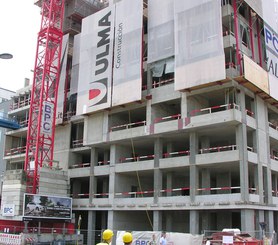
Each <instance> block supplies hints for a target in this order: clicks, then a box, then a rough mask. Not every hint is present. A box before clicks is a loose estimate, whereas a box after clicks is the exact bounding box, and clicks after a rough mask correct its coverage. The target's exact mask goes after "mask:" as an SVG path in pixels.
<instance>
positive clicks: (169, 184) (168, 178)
mask: <svg viewBox="0 0 278 245" xmlns="http://www.w3.org/2000/svg"><path fill="white" fill-rule="evenodd" d="M172 182H173V173H171V172H169V173H167V176H166V185H167V186H166V189H168V190H172ZM169 196H172V193H171V192H167V197H169ZM168 231H170V230H168Z"/></svg>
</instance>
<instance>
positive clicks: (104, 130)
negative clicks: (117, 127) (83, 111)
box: [102, 111, 109, 142]
mask: <svg viewBox="0 0 278 245" xmlns="http://www.w3.org/2000/svg"><path fill="white" fill-rule="evenodd" d="M102 113H103V120H102V123H103V127H102V140H103V141H104V142H106V140H107V134H109V112H108V111H102Z"/></svg>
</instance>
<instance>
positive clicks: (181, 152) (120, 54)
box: [0, 0, 278, 244]
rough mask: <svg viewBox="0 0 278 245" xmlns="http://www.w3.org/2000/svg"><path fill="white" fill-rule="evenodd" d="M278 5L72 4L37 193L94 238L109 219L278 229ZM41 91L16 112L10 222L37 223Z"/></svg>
mask: <svg viewBox="0 0 278 245" xmlns="http://www.w3.org/2000/svg"><path fill="white" fill-rule="evenodd" d="M36 4H37V5H40V4H41V1H37V2H36ZM277 5H278V3H277V1H275V0H256V1H254V0H252V1H251V0H245V1H244V0H222V1H221V0H202V1H201V0H198V1H197V0H187V1H184V0H164V1H163V0H144V1H143V0H120V1H114V2H113V1H112V0H111V1H109V2H107V1H106V2H104V1H92V0H91V1H89V0H87V1H85V0H67V1H65V14H64V20H63V23H64V24H63V32H64V37H63V46H62V59H61V74H60V82H59V88H58V91H57V92H58V98H57V105H56V106H57V110H56V122H55V123H56V129H55V141H54V142H55V143H54V155H53V164H52V165H51V166H50V165H49V164H48V162H47V161H45V162H43V163H42V165H41V166H40V168H39V180H38V187H37V188H38V189H37V194H38V195H50V196H61V197H68V198H72V212H73V214H74V216H75V220H76V224H77V220H78V217H82V222H81V224H80V225H81V229H86V230H88V239H87V242H88V244H91V242H92V241H94V239H95V237H94V235H95V234H94V233H93V232H91V231H92V230H101V229H104V228H106V227H109V228H110V229H113V230H135V231H136V230H137V231H141V230H149V231H152V230H154V231H159V230H166V231H171V232H185V233H191V234H200V233H202V232H203V231H204V230H222V229H223V228H239V229H240V230H242V231H246V232H253V231H258V230H260V223H261V224H262V223H264V224H266V230H267V231H268V232H273V231H277V230H278V212H277V207H278V101H277V100H278V64H277V60H278V59H277V57H278V36H277V30H278V24H277V19H278V18H277V16H278V15H277V11H278V6H277ZM31 88H32V87H31V86H26V87H25V88H23V89H21V90H20V91H17V94H16V95H15V96H14V97H13V99H12V105H11V109H10V111H9V116H10V118H14V117H15V118H16V119H17V121H18V122H19V124H20V125H21V127H20V128H19V129H15V130H8V131H7V132H6V144H5V149H4V151H5V156H4V160H5V161H7V171H6V173H5V176H4V181H3V185H2V203H1V206H2V216H1V217H0V218H1V222H2V223H3V224H4V223H5V222H6V221H9V222H12V221H13V222H15V223H16V222H17V224H20V222H23V220H25V226H26V227H28V225H29V224H30V223H29V224H28V219H24V217H25V216H26V215H25V214H26V213H25V208H26V207H24V205H23V203H24V193H26V186H27V183H26V182H27V181H26V179H27V178H26V176H25V175H26V173H25V172H24V163H25V157H26V154H25V153H26V143H27V131H28V127H27V125H28V119H29V109H30V101H31V100H30V98H31V90H32V89H31ZM27 175H28V173H27ZM3 207H14V212H13V213H12V215H10V214H9V215H6V214H5V213H4V212H3ZM27 216H28V215H27ZM223 217H225V218H223ZM26 220H27V221H26ZM32 222H34V221H32ZM73 222H74V220H73ZM42 226H43V224H42Z"/></svg>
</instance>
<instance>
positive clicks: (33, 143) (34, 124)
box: [24, 0, 65, 194]
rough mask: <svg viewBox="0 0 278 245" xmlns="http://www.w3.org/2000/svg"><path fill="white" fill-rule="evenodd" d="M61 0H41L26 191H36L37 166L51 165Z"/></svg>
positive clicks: (26, 163)
mask: <svg viewBox="0 0 278 245" xmlns="http://www.w3.org/2000/svg"><path fill="white" fill-rule="evenodd" d="M64 1H65V0H42V5H41V15H42V18H41V26H40V31H39V33H38V40H37V50H36V59H35V67H34V77H33V85H32V92H31V103H30V110H29V122H28V131H27V142H26V155H25V164H24V170H25V172H26V175H27V187H26V192H27V193H33V194H35V193H37V191H38V184H39V176H40V168H41V167H42V166H43V165H47V166H50V167H51V166H52V164H53V150H54V136H55V135H54V133H55V119H56V107H57V94H58V85H59V77H60V59H61V49H62V39H63V31H62V23H63V16H64Z"/></svg>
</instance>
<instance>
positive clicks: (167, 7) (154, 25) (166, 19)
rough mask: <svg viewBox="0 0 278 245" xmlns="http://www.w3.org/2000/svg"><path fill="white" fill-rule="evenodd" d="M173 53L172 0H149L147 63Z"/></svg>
mask: <svg viewBox="0 0 278 245" xmlns="http://www.w3.org/2000/svg"><path fill="white" fill-rule="evenodd" d="M158 9H159V11H158ZM174 53H175V41H174V0H150V1H149V2H148V63H152V62H154V61H158V60H161V59H165V58H168V57H171V56H173V55H174Z"/></svg>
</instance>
